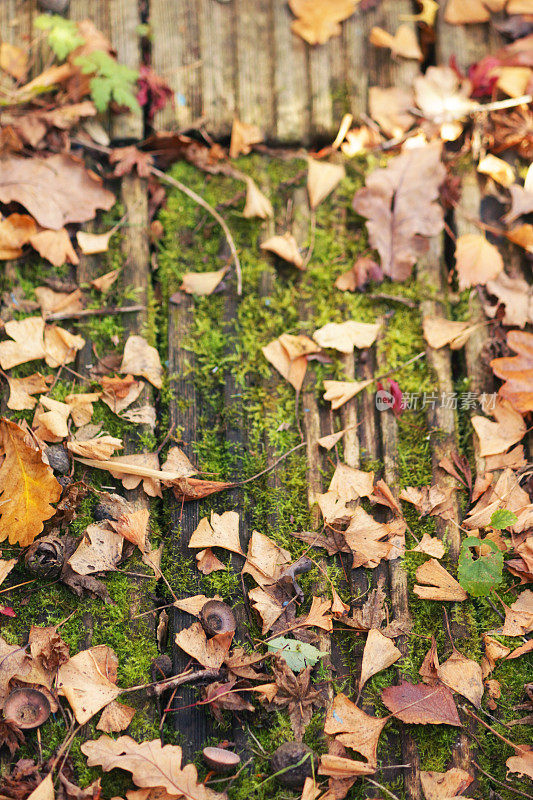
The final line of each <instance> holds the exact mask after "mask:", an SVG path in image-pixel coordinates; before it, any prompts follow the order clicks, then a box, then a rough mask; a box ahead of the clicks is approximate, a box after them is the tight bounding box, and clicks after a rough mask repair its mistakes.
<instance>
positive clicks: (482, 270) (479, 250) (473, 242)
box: [455, 233, 503, 291]
mask: <svg viewBox="0 0 533 800" xmlns="http://www.w3.org/2000/svg"><path fill="white" fill-rule="evenodd" d="M455 261H456V269H457V275H458V277H459V289H460V290H461V291H462V290H463V289H468V288H469V287H470V286H477V285H478V284H481V285H484V284H485V283H487V281H492V280H494V278H496V277H497V276H498V275H499V274H500V272H502V271H503V258H502V257H501V254H500V252H499V250H498V248H497V247H495V246H494V245H493V244H491V243H490V242H488V241H487V240H486V238H485V237H484V236H481V234H478V233H466V234H465V235H464V236H459V238H458V239H457V243H456V248H455Z"/></svg>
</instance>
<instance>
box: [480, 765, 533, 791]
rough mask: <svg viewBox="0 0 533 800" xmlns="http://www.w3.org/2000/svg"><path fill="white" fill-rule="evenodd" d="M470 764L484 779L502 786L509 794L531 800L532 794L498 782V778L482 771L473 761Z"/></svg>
mask: <svg viewBox="0 0 533 800" xmlns="http://www.w3.org/2000/svg"><path fill="white" fill-rule="evenodd" d="M472 764H473V765H474V766H475V768H476V769H478V770H479V771H480V772H481V774H482V775H484V776H485V777H486V778H488V779H489V780H491V781H493V782H494V783H497V784H498V786H503V787H505V789H508V790H509V791H510V792H514V793H515V794H519V795H521V796H522V797H527V798H529V800H533V794H526V792H521V791H520V789H515V788H514V786H511V785H510V784H509V783H504V781H499V780H498V778H495V777H494V775H491V774H490V772H485V770H484V769H482V768H481V767H480V766H479V764H477V763H476V762H475V761H474V760H473V759H472Z"/></svg>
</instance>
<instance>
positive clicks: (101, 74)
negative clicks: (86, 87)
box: [74, 50, 140, 111]
mask: <svg viewBox="0 0 533 800" xmlns="http://www.w3.org/2000/svg"><path fill="white" fill-rule="evenodd" d="M74 63H75V64H76V65H77V66H78V67H80V68H81V71H82V72H83V74H84V75H93V76H94V77H92V78H91V96H92V98H93V100H94V104H95V106H96V108H97V109H98V111H105V109H106V108H107V107H108V105H109V103H110V102H111V101H112V100H114V101H115V102H116V103H118V105H120V106H126V107H127V108H129V109H130V111H139V110H140V106H139V103H138V102H137V98H136V97H135V82H136V80H137V78H138V77H139V73H138V72H137V71H136V70H134V69H130V67H126V66H125V65H124V64H118V63H117V62H116V61H115V59H114V58H112V57H111V56H110V55H109V54H108V53H105V52H104V51H103V50H93V52H92V53H89V54H88V55H86V56H79V57H78V58H76V59H75V62H74Z"/></svg>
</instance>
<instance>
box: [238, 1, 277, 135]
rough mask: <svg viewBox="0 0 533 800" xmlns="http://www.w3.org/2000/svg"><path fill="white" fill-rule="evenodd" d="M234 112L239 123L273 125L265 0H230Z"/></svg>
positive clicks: (266, 128)
mask: <svg viewBox="0 0 533 800" xmlns="http://www.w3.org/2000/svg"><path fill="white" fill-rule="evenodd" d="M232 5H233V9H234V12H233V13H234V36H235V39H234V47H235V54H236V86H237V115H238V117H239V119H240V120H241V122H246V123H249V124H252V125H258V126H259V128H260V129H261V130H262V131H265V132H271V131H272V130H273V127H274V103H273V99H274V98H273V93H272V75H273V72H274V69H273V53H272V47H271V42H272V21H271V15H270V3H269V0H254V2H253V3H250V2H248V0H233V3H232Z"/></svg>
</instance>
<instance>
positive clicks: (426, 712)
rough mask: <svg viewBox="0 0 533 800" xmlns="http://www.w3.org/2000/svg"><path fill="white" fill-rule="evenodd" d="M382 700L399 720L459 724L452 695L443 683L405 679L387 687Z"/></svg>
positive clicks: (419, 722)
mask: <svg viewBox="0 0 533 800" xmlns="http://www.w3.org/2000/svg"><path fill="white" fill-rule="evenodd" d="M381 699H382V700H383V702H384V703H385V705H386V706H387V708H388V709H389V711H391V712H392V714H393V715H394V716H395V717H397V718H398V719H401V720H402V722H411V723H414V724H417V725H428V724H431V725H456V726H457V727H461V720H460V719H459V715H458V713H457V708H456V707H455V702H454V699H453V695H452V693H451V691H450V690H449V689H448V688H447V687H446V686H427V685H426V684H425V683H415V684H412V683H408V682H404V683H401V684H400V685H399V686H388V687H387V688H386V689H384V690H383V692H382V694H381Z"/></svg>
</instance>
